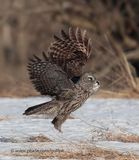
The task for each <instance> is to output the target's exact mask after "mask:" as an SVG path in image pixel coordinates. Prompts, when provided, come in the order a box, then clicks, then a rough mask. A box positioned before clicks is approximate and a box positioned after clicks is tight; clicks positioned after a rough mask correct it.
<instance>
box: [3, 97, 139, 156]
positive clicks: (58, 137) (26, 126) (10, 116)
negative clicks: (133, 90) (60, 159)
mask: <svg viewBox="0 0 139 160" xmlns="http://www.w3.org/2000/svg"><path fill="white" fill-rule="evenodd" d="M49 100H50V98H47V97H30V98H22V99H16V98H14V99H11V98H0V117H6V118H5V119H4V120H1V121H0V128H1V130H0V155H1V154H2V153H5V152H7V153H9V152H10V151H11V150H12V149H22V148H24V149H30V148H36V149H37V148H41V149H57V148H59V146H60V148H64V149H66V146H68V149H73V147H72V145H71V144H80V143H84V144H86V145H92V146H93V145H95V146H98V147H101V148H106V149H115V150H118V151H120V152H132V153H135V154H138V155H139V143H124V142H118V141H109V140H107V138H106V134H107V133H112V134H119V133H124V134H130V135H138V136H139V100H137V99H89V100H87V101H86V103H85V104H84V105H83V106H82V107H81V108H80V109H78V110H77V111H75V112H74V113H73V114H72V116H73V117H74V119H68V120H67V121H66V122H65V123H64V124H63V126H62V131H63V133H59V132H58V131H57V130H55V129H54V127H53V125H52V124H51V119H47V118H46V117H45V116H23V115H22V113H23V112H24V110H25V109H27V108H28V107H30V106H32V105H36V104H40V103H43V102H46V101H49ZM38 135H43V136H46V137H48V138H49V139H50V140H52V141H53V142H49V143H48V142H36V143H35V142H33V143H31V142H26V140H27V139H28V138H29V137H31V136H38ZM74 150H75V148H74ZM5 158H6V157H5Z"/></svg>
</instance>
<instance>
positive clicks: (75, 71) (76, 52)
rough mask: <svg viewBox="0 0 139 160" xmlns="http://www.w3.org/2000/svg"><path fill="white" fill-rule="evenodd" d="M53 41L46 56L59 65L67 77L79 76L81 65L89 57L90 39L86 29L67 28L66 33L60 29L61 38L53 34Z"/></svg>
mask: <svg viewBox="0 0 139 160" xmlns="http://www.w3.org/2000/svg"><path fill="white" fill-rule="evenodd" d="M54 39H55V42H53V43H52V44H51V46H50V48H49V50H48V57H49V58H50V59H51V61H53V62H54V63H56V64H57V65H59V66H61V67H62V69H63V70H64V71H65V72H67V73H68V75H69V77H74V76H80V75H81V74H82V67H83V65H85V63H86V61H87V60H88V59H89V57H90V53H91V40H90V39H89V38H88V37H87V35H86V31H83V32H81V29H79V28H76V30H74V29H73V28H69V31H68V33H65V31H63V30H62V31H61V38H59V37H57V36H54Z"/></svg>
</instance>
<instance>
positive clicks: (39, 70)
mask: <svg viewBox="0 0 139 160" xmlns="http://www.w3.org/2000/svg"><path fill="white" fill-rule="evenodd" d="M43 57H44V60H43V59H40V58H39V57H37V56H35V55H34V57H33V58H31V59H30V60H29V64H28V71H29V75H30V79H31V81H32V83H33V85H34V87H35V88H36V90H37V91H39V92H40V93H41V94H42V95H50V96H56V97H58V96H59V95H60V93H61V92H62V91H63V90H64V89H68V88H72V87H74V84H73V82H72V81H71V80H70V79H68V75H67V73H65V72H64V71H63V70H62V68H61V67H59V66H57V65H56V64H53V63H52V62H50V61H49V60H48V59H47V58H46V57H45V55H44V54H43Z"/></svg>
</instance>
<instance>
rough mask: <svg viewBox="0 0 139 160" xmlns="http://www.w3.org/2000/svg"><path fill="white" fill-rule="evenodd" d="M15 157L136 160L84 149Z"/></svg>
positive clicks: (100, 150) (117, 154)
mask: <svg viewBox="0 0 139 160" xmlns="http://www.w3.org/2000/svg"><path fill="white" fill-rule="evenodd" d="M13 155H15V156H31V157H34V158H40V159H46V158H58V159H81V160H86V159H95V158H104V159H107V160H112V159H114V160H137V159H139V157H138V156H136V155H133V154H132V153H128V154H121V153H119V152H117V151H107V150H104V149H100V148H97V147H95V148H85V149H81V150H80V151H79V152H73V151H64V150H60V149H59V150H46V151H43V150H42V151H41V150H39V151H38V152H37V151H36V152H34V151H33V152H31V151H30V152H21V153H20V152H15V153H13Z"/></svg>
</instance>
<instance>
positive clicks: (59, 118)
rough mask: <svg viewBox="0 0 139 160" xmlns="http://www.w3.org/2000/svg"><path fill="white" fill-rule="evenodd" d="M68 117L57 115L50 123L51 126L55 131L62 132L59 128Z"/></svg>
mask: <svg viewBox="0 0 139 160" xmlns="http://www.w3.org/2000/svg"><path fill="white" fill-rule="evenodd" d="M68 116H69V115H61V114H59V115H57V116H56V117H55V118H54V119H53V121H52V124H53V125H54V127H55V129H57V130H58V131H59V132H62V131H61V126H62V124H63V123H64V122H65V120H66V119H67V118H68Z"/></svg>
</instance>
